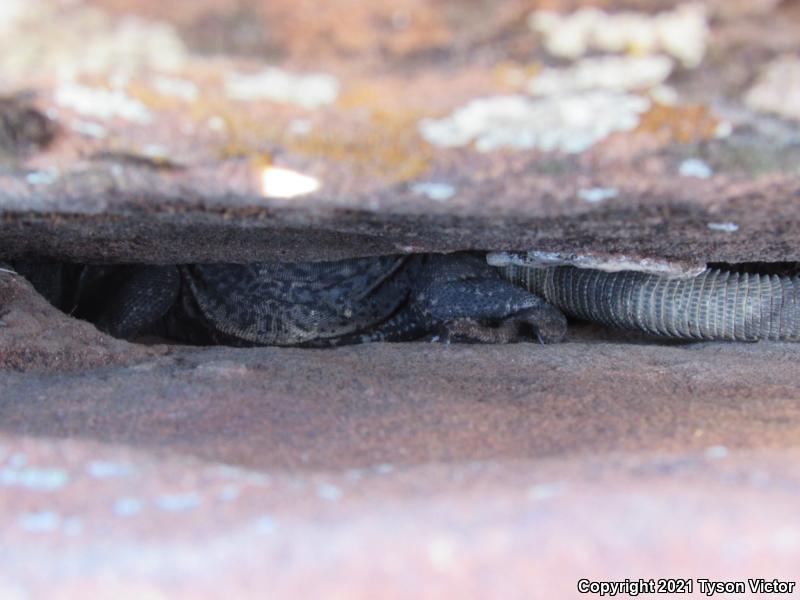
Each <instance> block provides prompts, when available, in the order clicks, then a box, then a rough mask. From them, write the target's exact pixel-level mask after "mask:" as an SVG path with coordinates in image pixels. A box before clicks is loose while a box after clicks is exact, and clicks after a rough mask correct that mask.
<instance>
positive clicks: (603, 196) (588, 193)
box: [578, 187, 619, 204]
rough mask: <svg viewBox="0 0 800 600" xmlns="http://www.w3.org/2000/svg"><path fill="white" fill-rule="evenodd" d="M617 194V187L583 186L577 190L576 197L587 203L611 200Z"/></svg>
mask: <svg viewBox="0 0 800 600" xmlns="http://www.w3.org/2000/svg"><path fill="white" fill-rule="evenodd" d="M618 195H619V190H617V188H603V187H593V188H583V189H580V190H578V198H580V199H581V200H583V201H584V202H588V203H589V204H599V203H600V202H603V201H605V200H611V199H612V198H616V197H617V196H618Z"/></svg>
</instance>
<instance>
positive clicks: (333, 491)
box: [317, 483, 344, 502]
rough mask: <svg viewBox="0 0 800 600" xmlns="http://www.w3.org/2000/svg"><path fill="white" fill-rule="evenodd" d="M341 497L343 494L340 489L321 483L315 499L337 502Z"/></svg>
mask: <svg viewBox="0 0 800 600" xmlns="http://www.w3.org/2000/svg"><path fill="white" fill-rule="evenodd" d="M343 495H344V493H343V492H342V490H341V488H339V487H337V486H335V485H333V484H330V483H323V484H321V485H319V486H317V497H318V498H321V499H322V500H328V501H329V502H337V501H339V500H341V499H342V496H343Z"/></svg>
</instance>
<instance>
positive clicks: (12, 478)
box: [0, 464, 69, 492]
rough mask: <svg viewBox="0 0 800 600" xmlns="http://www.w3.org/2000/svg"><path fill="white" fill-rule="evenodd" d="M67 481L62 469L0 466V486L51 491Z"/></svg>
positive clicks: (66, 474) (67, 475) (67, 478)
mask: <svg viewBox="0 0 800 600" xmlns="http://www.w3.org/2000/svg"><path fill="white" fill-rule="evenodd" d="M68 482H69V474H68V473H67V472H66V471H65V470H64V469H58V468H43V467H26V466H23V465H21V466H14V465H13V464H9V465H7V466H5V467H3V468H0V486H6V487H19V488H25V489H29V490H35V491H41V492H52V491H55V490H59V489H61V488H63V487H64V486H65V485H67V483H68Z"/></svg>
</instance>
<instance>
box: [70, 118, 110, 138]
mask: <svg viewBox="0 0 800 600" xmlns="http://www.w3.org/2000/svg"><path fill="white" fill-rule="evenodd" d="M69 127H70V129H72V131H74V132H75V133H77V134H80V135H84V136H86V137H90V138H95V139H103V138H105V137H106V136H107V135H108V130H107V129H106V128H105V127H103V126H102V125H100V123H95V122H94V121H84V120H82V119H76V120H74V121H72V122H71V123H70V124H69Z"/></svg>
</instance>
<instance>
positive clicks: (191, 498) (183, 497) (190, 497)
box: [156, 492, 201, 512]
mask: <svg viewBox="0 0 800 600" xmlns="http://www.w3.org/2000/svg"><path fill="white" fill-rule="evenodd" d="M200 502H201V501H200V494H198V493H197V492H189V493H186V494H169V495H166V496H161V497H160V498H158V499H157V500H156V506H157V507H158V508H160V509H161V510H164V511H167V512H185V511H188V510H192V509H195V508H197V507H198V506H200Z"/></svg>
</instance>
